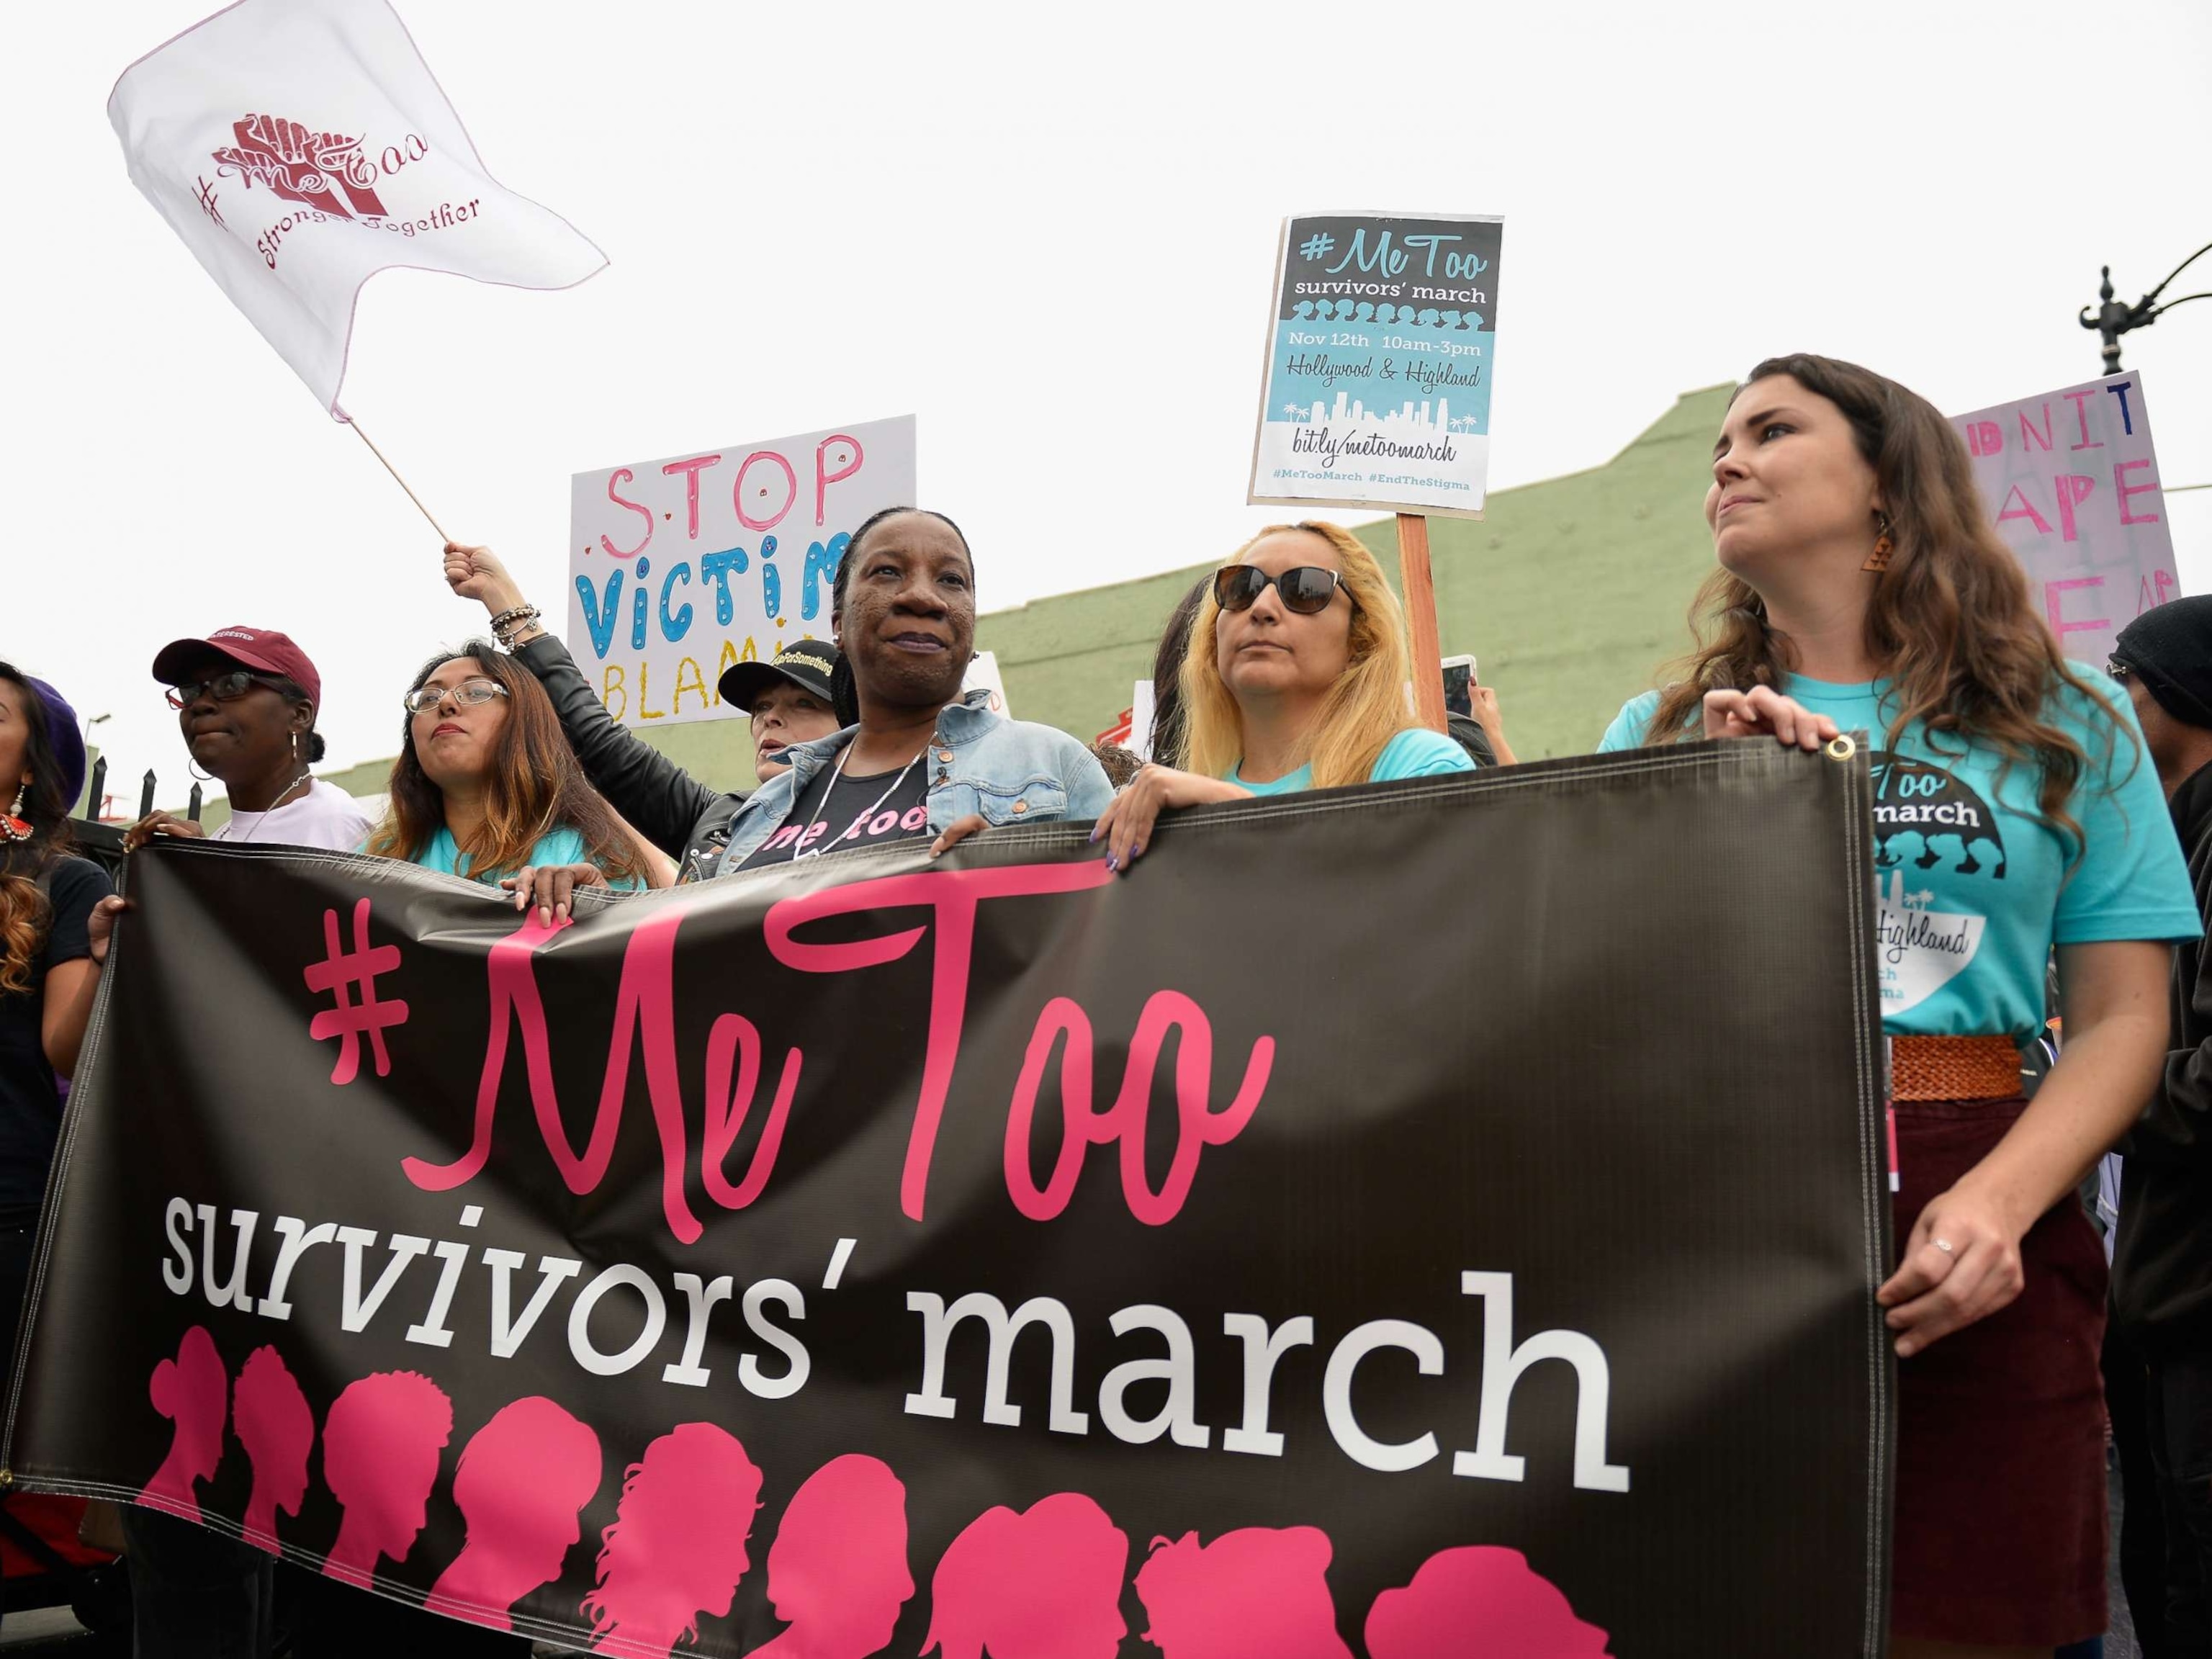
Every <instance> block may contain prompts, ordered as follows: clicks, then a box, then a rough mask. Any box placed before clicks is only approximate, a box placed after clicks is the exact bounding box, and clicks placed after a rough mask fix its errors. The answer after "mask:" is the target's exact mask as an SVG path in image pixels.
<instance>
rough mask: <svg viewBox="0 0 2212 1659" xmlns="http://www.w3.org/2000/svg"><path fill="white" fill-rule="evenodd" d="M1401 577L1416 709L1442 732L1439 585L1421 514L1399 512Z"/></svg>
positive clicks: (1426, 722) (1433, 728)
mask: <svg viewBox="0 0 2212 1659" xmlns="http://www.w3.org/2000/svg"><path fill="white" fill-rule="evenodd" d="M1398 577H1399V580H1400V583H1401V585H1402V586H1404V588H1405V590H1406V622H1407V628H1408V629H1410V631H1411V632H1412V635H1413V638H1412V640H1411V641H1409V643H1410V644H1411V646H1412V647H1413V708H1414V711H1415V712H1416V713H1417V714H1419V716H1420V720H1421V724H1422V725H1424V726H1427V727H1429V728H1430V730H1431V731H1435V732H1442V731H1443V730H1444V729H1445V726H1444V668H1443V642H1442V641H1440V640H1439V639H1438V637H1437V585H1436V581H1435V579H1434V578H1433V577H1432V576H1431V574H1430V572H1429V521H1428V519H1427V518H1426V517H1425V515H1424V514H1422V513H1400V514H1399V515H1398Z"/></svg>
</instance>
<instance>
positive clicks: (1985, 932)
mask: <svg viewBox="0 0 2212 1659" xmlns="http://www.w3.org/2000/svg"><path fill="white" fill-rule="evenodd" d="M2071 666H2072V668H2073V669H2074V671H2075V673H2076V674H2078V675H2079V676H2080V677H2081V678H2082V679H2084V680H2086V681H2087V683H2088V684H2091V685H2092V686H2093V687H2095V688H2096V690H2095V696H2097V698H2098V700H2099V702H2100V703H2101V704H2102V705H2103V707H2102V709H2101V710H2100V709H2096V708H2092V707H2091V706H2090V705H2089V703H2088V702H2087V700H2086V699H2085V698H2084V697H2083V696H2082V695H2081V694H2080V693H2078V692H2067V693H2064V694H2063V695H2062V696H2060V697H2058V698H2057V699H2056V700H2054V702H2052V703H2051V706H2050V707H2049V708H2047V709H2046V710H2045V718H2046V719H2048V720H2051V722H2052V723H2053V724H2054V725H2057V726H2061V727H2063V729H2064V730H2065V731H2066V732H2068V733H2069V735H2071V736H2072V737H2073V738H2074V739H2075V741H2076V742H2077V743H2079V744H2081V748H2082V751H2083V753H2084V755H2085V756H2086V757H2087V759H2086V761H2085V762H2084V770H2083V772H2082V775H2081V783H2080V784H2079V785H2077V786H2076V787H2075V791H2074V796H2073V799H2071V800H2070V801H2069V802H2068V803H2067V808H2066V810H2067V811H2068V812H2069V813H2070V814H2071V815H2072V816H2073V817H2074V818H2075V821H2076V822H2077V823H2079V824H2080V825H2081V835H2082V841H2083V845H2082V848H2081V860H2080V862H2079V863H2078V864H2076V865H2075V867H2074V870H2073V873H2072V877H2071V878H2070V879H2069V878H2068V877H2067V868H2066V858H2067V854H2068V852H2069V846H2068V843H2067V842H2065V841H2064V840H2063V839H2062V837H2061V836H2060V833H2059V831H2058V829H2057V828H2056V827H2053V826H2046V825H2045V824H2042V823H2038V822H2037V821H2036V820H2035V818H2034V817H2033V813H2034V811H2035V786H2036V774H2035V770H2034V769H2033V766H2032V765H2021V766H2015V767H2014V768H2013V769H2012V771H2011V772H2010V774H2009V775H2007V776H2006V778H2005V779H2004V781H2003V783H2002V786H2001V787H2000V785H1999V784H1998V782H1997V772H1998V769H1999V763H2000V762H2001V761H2002V757H2001V756H2000V755H1998V754H1997V753H1996V751H1994V750H1984V749H1980V748H1974V749H1970V750H1968V751H1967V752H1966V754H1965V755H1963V756H1961V755H1959V754H1957V753H1955V752H1952V753H1946V752H1944V750H1953V751H1955V750H1956V749H1957V747H1958V744H1957V742H1956V740H1955V739H1954V738H1948V737H1942V738H1941V741H1942V744H1943V748H1942V749H1937V748H1931V747H1930V746H1929V744H1928V743H1927V742H1926V740H1925V737H1926V734H1925V732H1923V730H1922V728H1920V727H1919V726H1911V727H1908V728H1907V729H1906V730H1905V732H1903V733H1901V734H1900V736H1899V744H1898V748H1897V749H1896V750H1895V751H1892V750H1888V749H1886V748H1881V747H1876V748H1875V749H1874V750H1872V752H1871V754H1870V756H1869V760H1870V761H1871V763H1872V768H1873V775H1874V820H1875V823H1874V848H1875V890H1876V898H1877V900H1878V902H1877V904H1876V906H1875V917H1876V920H1875V933H1876V939H1877V944H1878V950H1877V954H1876V958H1875V960H1876V969H1877V972H1878V973H1879V975H1880V977H1881V1029H1882V1030H1883V1031H1885V1032H1886V1033H1887V1034H1888V1035H1889V1036H1987V1035H1995V1034H1996V1033H1999V1032H2002V1033H2004V1034H2005V1035H2007V1036H2011V1037H2012V1038H2013V1039H2014V1040H2015V1041H2016V1042H2024V1041H2025V1040H2026V1039H2027V1038H2028V1037H2030V1036H2033V1035H2034V1034H2035V1032H2037V1031H2038V1030H2040V1029H2041V1028H2042V1025H2043V1018H2044V987H2045V978H2044V975H2045V963H2046V962H2047V961H2048V960H2049V957H2050V952H2051V946H2052V945H2086V944H2092V943H2096V942H2100V941H2104V940H2110V939H2151V940H2159V941H2165V940H2172V939H2195V938H2197V937H2198V936H2199V935H2200V934H2201V933H2202V932H2203V923H2202V922H2201V921H2199V920H2198V918H2197V905H2196V899H2195V895H2194V894H2193V892H2192V891H2191V888H2190V884H2189V873H2188V870H2187V868H2186V866H2185V865H2184V863H2183V861H2182V856H2181V843H2180V842H2179V839H2177V838H2176V836H2175V835H2174V830H2173V820H2172V818H2171V817H2169V816H2168V815H2167V812H2166V795H2165V792H2164V791H2163V790H2162V789H2161V788H2160V786H2159V781H2158V773H2157V771H2156V769H2154V767H2153V766H2152V765H2151V762H2150V755H2149V752H2148V750H2147V749H2145V747H2144V746H2143V742H2142V732H2141V730H2140V728H2138V727H2137V726H2136V716H2135V710H2134V708H2131V707H2130V705H2129V702H2128V700H2127V698H2126V697H2124V696H2120V695H2119V694H2118V692H2117V691H2116V690H2113V689H2112V688H2111V685H2110V682H2109V681H2108V680H2107V679H2106V677H2105V676H2104V675H2102V674H2100V673H2099V672H2097V671H2095V670H2094V669H2092V668H2089V667H2087V666H2086V665H2083V664H2081V663H2075V664H2072V665H2071ZM1781 689H1782V690H1783V691H1784V694H1785V695H1787V696H1791V697H1795V698H1796V700H1797V701H1798V702H1802V703H1803V704H1804V705H1805V707H1806V708H1809V709H1812V710H1813V711H1814V713H1815V714H1826V716H1827V717H1828V718H1829V719H1830V720H1833V721H1835V723H1836V724H1837V725H1838V726H1840V727H1842V728H1843V729H1844V731H1846V732H1854V731H1857V732H1865V733H1866V734H1867V738H1868V740H1869V742H1870V743H1872V744H1877V745H1879V744H1885V743H1887V741H1888V738H1887V735H1886V734H1887V731H1888V720H1887V714H1889V713H1890V712H1893V711H1890V710H1886V709H1885V708H1883V706H1882V698H1883V696H1885V694H1886V693H1887V690H1888V684H1887V681H1883V680H1873V681H1869V682H1868V683H1867V684H1863V685H1836V684H1830V683H1828V682H1826V681H1823V680H1810V679H1805V678H1792V679H1790V681H1788V682H1787V683H1786V684H1784V686H1783V687H1782V688H1781ZM1658 702H1659V694H1658V693H1657V692H1656V691H1650V692H1646V693H1645V694H1644V696H1640V697H1638V698H1636V699H1634V700H1633V701H1632V702H1630V703H1629V704H1628V705H1627V707H1626V708H1623V709H1622V710H1621V711H1620V715H1619V717H1618V718H1617V719H1615V720H1614V721H1613V724H1612V725H1611V726H1608V727H1607V728H1606V733H1605V737H1604V738H1603V740H1602V741H1601V742H1600V743H1599V744H1598V747H1599V749H1600V750H1619V749H1633V748H1635V747H1636V746H1638V744H1640V743H1642V741H1643V739H1644V728H1645V726H1647V725H1648V724H1649V723H1650V719H1651V714H1652V711H1653V709H1655V708H1656V707H1657V706H1658ZM2115 721H2117V722H2118V726H2117V727H2116V726H2115V724H2114V722H2115ZM2130 739H2132V741H2130Z"/></svg>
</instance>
